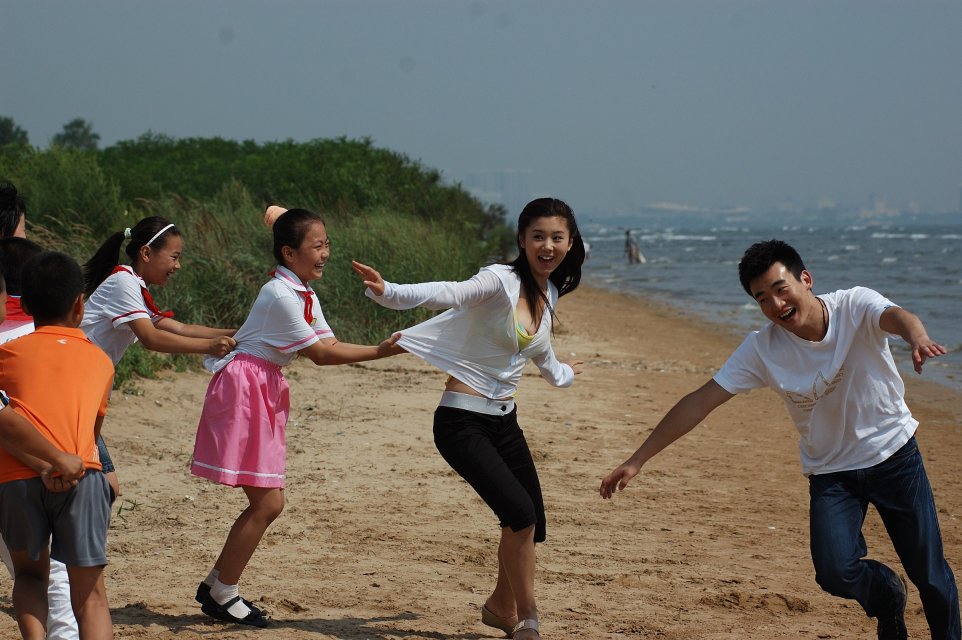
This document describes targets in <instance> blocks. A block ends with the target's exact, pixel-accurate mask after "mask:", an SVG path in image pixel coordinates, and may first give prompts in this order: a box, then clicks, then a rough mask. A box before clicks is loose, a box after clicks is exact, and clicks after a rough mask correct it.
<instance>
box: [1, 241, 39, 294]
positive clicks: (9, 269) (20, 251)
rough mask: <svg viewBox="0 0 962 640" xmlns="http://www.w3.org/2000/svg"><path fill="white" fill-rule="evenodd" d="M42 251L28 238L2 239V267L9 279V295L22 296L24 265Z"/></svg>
mask: <svg viewBox="0 0 962 640" xmlns="http://www.w3.org/2000/svg"><path fill="white" fill-rule="evenodd" d="M41 251H43V249H41V248H40V245H38V244H37V243H36V242H31V241H30V240H27V239H26V238H0V266H2V267H3V273H4V276H5V277H6V279H7V293H9V294H10V295H14V296H19V295H20V292H21V291H22V287H21V285H20V274H21V272H22V271H23V265H24V264H25V263H26V262H27V260H29V259H30V258H32V257H34V256H35V255H37V254H38V253H40V252H41Z"/></svg>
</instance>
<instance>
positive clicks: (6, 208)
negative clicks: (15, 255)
mask: <svg viewBox="0 0 962 640" xmlns="http://www.w3.org/2000/svg"><path fill="white" fill-rule="evenodd" d="M26 213H27V205H26V203H25V202H24V201H23V198H22V197H21V196H19V195H17V188H16V187H15V186H13V185H12V184H10V183H9V182H0V238H9V237H10V236H12V235H13V232H14V231H16V230H17V226H18V225H19V224H20V219H21V218H23V216H24V215H26Z"/></svg>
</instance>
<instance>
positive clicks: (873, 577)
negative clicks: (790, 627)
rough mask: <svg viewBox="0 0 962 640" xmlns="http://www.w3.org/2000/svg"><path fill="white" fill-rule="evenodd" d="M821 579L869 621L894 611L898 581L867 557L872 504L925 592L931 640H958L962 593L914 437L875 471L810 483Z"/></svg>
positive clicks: (921, 593)
mask: <svg viewBox="0 0 962 640" xmlns="http://www.w3.org/2000/svg"><path fill="white" fill-rule="evenodd" d="M809 495H810V497H811V511H810V526H811V545H812V562H814V564H815V580H816V581H817V582H818V584H819V586H821V587H822V588H823V589H824V590H825V591H827V592H829V593H831V594H832V595H835V596H840V597H842V598H852V599H854V600H857V601H858V603H859V604H860V605H862V608H863V609H865V613H866V614H868V615H869V616H871V617H873V618H874V617H878V616H880V615H883V616H884V615H885V614H886V613H889V612H891V611H892V610H893V608H894V604H895V602H896V598H897V594H898V582H899V578H898V576H897V575H896V574H895V572H894V571H892V570H891V569H889V568H888V567H886V566H885V565H884V564H882V563H880V562H877V561H875V560H864V559H863V558H864V557H865V555H867V554H868V548H867V547H866V544H865V538H864V537H863V536H862V523H863V522H864V521H865V513H866V510H867V509H868V505H869V504H871V505H873V506H874V507H875V509H876V510H877V511H878V513H879V515H880V516H881V517H882V522H883V523H884V524H885V529H886V530H887V531H888V534H889V537H890V538H891V539H892V544H893V546H894V547H895V552H896V553H897V554H898V556H899V559H900V560H901V561H902V567H903V568H904V569H905V572H906V574H908V577H909V579H910V580H911V581H912V582H913V583H914V584H915V586H916V587H917V588H918V590H919V596H921V598H922V606H923V608H924V609H925V617H926V619H927V620H928V623H929V629H930V630H931V632H932V638H933V639H935V638H938V639H939V640H942V639H951V640H959V638H960V626H959V593H958V589H957V588H956V585H955V577H954V576H953V575H952V570H951V569H950V568H949V565H948V563H947V562H946V561H945V556H944V554H943V552H942V532H941V530H940V529H939V521H938V517H937V516H936V512H935V500H934V499H933V497H932V487H931V486H930V485H929V479H928V476H927V475H926V473H925V467H924V466H923V465H922V455H921V454H920V453H919V448H918V445H917V444H916V442H915V438H914V437H913V438H912V439H911V440H909V441H908V442H907V443H906V444H905V446H904V447H902V448H901V449H899V450H898V451H897V452H895V453H894V454H893V455H892V456H891V457H890V458H889V459H888V460H886V461H885V462H882V463H880V464H877V465H875V466H874V467H869V468H867V469H858V470H856V471H840V472H836V473H826V474H822V475H813V476H810V477H809Z"/></svg>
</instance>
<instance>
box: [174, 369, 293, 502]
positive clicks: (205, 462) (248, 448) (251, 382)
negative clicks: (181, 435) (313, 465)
mask: <svg viewBox="0 0 962 640" xmlns="http://www.w3.org/2000/svg"><path fill="white" fill-rule="evenodd" d="M290 408H291V400H290V393H289V388H288V386H287V380H285V379H284V376H283V374H281V368H280V367H278V366H277V365H276V364H273V363H271V362H267V361H266V360H262V359H261V358H257V357H254V356H251V355H247V354H245V353H239V354H237V356H235V357H234V359H233V360H232V361H231V362H229V363H228V364H227V366H225V367H224V368H223V369H221V370H220V371H218V372H217V373H216V374H214V377H213V379H211V381H210V385H208V387H207V396H206V397H205V398H204V409H203V411H202V412H201V415H200V424H199V425H198V426H197V439H196V440H195V441H194V457H193V460H192V461H191V464H190V472H191V473H192V474H193V475H195V476H199V477H201V478H207V479H208V480H212V481H214V482H218V483H220V484H226V485H228V486H230V487H268V488H283V487H284V471H285V469H286V466H287V443H286V439H285V428H286V425H287V417H288V415H289V414H290Z"/></svg>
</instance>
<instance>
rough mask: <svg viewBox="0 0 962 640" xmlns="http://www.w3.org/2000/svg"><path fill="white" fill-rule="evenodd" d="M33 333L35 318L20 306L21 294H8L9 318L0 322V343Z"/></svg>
mask: <svg viewBox="0 0 962 640" xmlns="http://www.w3.org/2000/svg"><path fill="white" fill-rule="evenodd" d="M28 333H33V318H32V317H31V316H28V315H27V314H26V313H24V311H23V307H21V306H20V296H13V295H7V319H6V320H4V321H3V322H2V323H0V344H3V343H4V342H10V341H11V340H13V339H14V338H19V337H20V336H25V335H27V334H28Z"/></svg>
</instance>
